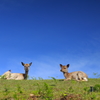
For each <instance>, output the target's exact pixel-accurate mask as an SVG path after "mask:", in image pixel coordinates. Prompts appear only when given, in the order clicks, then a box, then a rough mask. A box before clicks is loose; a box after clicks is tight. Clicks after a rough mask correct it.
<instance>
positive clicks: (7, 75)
mask: <svg viewBox="0 0 100 100" xmlns="http://www.w3.org/2000/svg"><path fill="white" fill-rule="evenodd" d="M21 64H22V65H23V66H24V70H25V73H11V70H8V71H7V72H5V73H4V74H3V75H2V77H3V76H4V78H5V79H7V80H10V79H13V80H24V79H27V76H28V71H29V67H30V66H31V65H32V62H31V63H29V64H24V63H23V62H21Z"/></svg>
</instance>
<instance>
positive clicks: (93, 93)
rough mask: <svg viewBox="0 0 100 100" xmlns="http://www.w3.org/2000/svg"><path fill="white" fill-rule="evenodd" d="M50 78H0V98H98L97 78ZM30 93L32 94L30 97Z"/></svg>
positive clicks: (15, 99) (76, 99)
mask: <svg viewBox="0 0 100 100" xmlns="http://www.w3.org/2000/svg"><path fill="white" fill-rule="evenodd" d="M51 78H52V79H51V80H43V79H41V80H36V79H35V80H4V79H0V100H37V99H38V100H100V85H99V84H100V79H99V78H98V79H89V81H88V82H77V81H74V80H71V81H63V80H62V79H55V78H53V77H51ZM30 94H33V95H34V96H33V97H31V96H30ZM32 98H37V99H32Z"/></svg>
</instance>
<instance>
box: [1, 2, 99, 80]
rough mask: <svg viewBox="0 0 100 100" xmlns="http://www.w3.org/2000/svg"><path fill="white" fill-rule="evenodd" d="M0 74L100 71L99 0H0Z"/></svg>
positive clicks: (90, 75) (31, 75) (89, 73)
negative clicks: (27, 67)
mask: <svg viewBox="0 0 100 100" xmlns="http://www.w3.org/2000/svg"><path fill="white" fill-rule="evenodd" d="M0 46H1V49H0V65H1V67H0V75H2V74H3V73H4V72H6V71H7V70H9V69H11V70H12V72H13V73H24V68H23V66H22V65H21V63H20V62H24V63H30V62H32V63H33V64H32V66H31V67H30V71H29V76H30V77H37V78H38V77H42V78H44V79H48V78H49V77H55V78H59V79H61V78H62V79H63V78H64V76H63V74H62V73H61V72H60V66H59V64H64V65H66V64H70V67H69V72H73V71H84V72H86V73H87V74H88V76H89V77H90V78H93V77H94V75H93V73H98V74H100V71H99V68H100V1H99V0H0Z"/></svg>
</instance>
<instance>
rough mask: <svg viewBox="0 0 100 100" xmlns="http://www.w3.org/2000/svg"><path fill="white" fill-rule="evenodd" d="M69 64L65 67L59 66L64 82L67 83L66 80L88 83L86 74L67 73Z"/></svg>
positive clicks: (77, 72) (78, 72)
mask: <svg viewBox="0 0 100 100" xmlns="http://www.w3.org/2000/svg"><path fill="white" fill-rule="evenodd" d="M69 66H70V64H67V65H62V64H60V67H61V70H60V71H61V72H63V74H64V77H65V79H64V81H67V80H72V79H74V80H76V81H88V76H87V74H86V73H84V72H82V71H75V72H71V73H68V68H69Z"/></svg>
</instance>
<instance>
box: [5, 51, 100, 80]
mask: <svg viewBox="0 0 100 100" xmlns="http://www.w3.org/2000/svg"><path fill="white" fill-rule="evenodd" d="M99 55H100V53H95V54H92V55H91V56H87V57H86V56H85V57H77V55H76V56H74V57H73V56H70V57H68V56H67V57H66V55H59V57H53V56H40V57H38V58H36V59H33V58H31V59H30V58H24V57H22V58H17V59H15V58H13V59H9V60H8V62H7V66H6V67H5V71H7V70H9V69H11V70H12V72H14V73H24V68H23V66H22V65H21V63H20V62H21V61H23V62H24V63H30V62H32V66H31V67H30V71H29V76H30V77H36V78H38V77H41V78H43V79H48V78H49V77H55V78H64V76H63V73H61V72H60V66H59V64H60V63H61V64H64V65H66V64H68V63H69V64H70V67H69V69H68V71H69V72H73V71H84V72H85V73H87V74H88V76H89V77H94V75H93V73H98V74H99V70H98V68H99V65H100V61H99V59H100V57H99ZM68 58H69V59H68Z"/></svg>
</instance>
